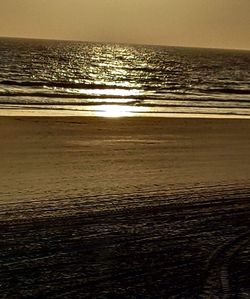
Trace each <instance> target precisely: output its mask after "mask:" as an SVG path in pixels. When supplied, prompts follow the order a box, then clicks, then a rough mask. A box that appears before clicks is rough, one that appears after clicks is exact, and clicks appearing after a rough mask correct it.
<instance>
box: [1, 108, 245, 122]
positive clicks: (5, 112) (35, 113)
mask: <svg viewBox="0 0 250 299" xmlns="http://www.w3.org/2000/svg"><path fill="white" fill-rule="evenodd" d="M126 113H128V114H127V115H126ZM0 117H80V118H81V117H83V118H84V117H94V118H178V119H179V118H181V119H182V118H183V119H187V118H191V119H192V118H194V119H246V120H247V119H250V115H237V114H212V113H211V114H208V113H207V114H206V113H204V114H201V113H200V114H195V113H193V114H192V113H187V114H185V113H182V112H180V113H168V112H162V113H159V112H158V113H157V112H141V113H136V112H129V111H128V112H125V114H124V115H122V114H121V115H117V116H116V115H112V116H110V115H108V113H107V112H105V111H100V112H98V111H96V112H95V111H67V110H63V111H62V110H50V111H48V110H46V111H43V110H25V109H22V110H21V111H20V110H18V109H17V110H15V109H0Z"/></svg>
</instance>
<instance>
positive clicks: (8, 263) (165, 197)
mask: <svg viewBox="0 0 250 299" xmlns="http://www.w3.org/2000/svg"><path fill="white" fill-rule="evenodd" d="M249 133H250V121H247V120H219V119H214V120H212V119H203V120H201V119H164V118H162V119H161V118H159V119H158V118H152V119H151V118H128V119H127V118H124V119H104V118H94V117H93V118H87V117H86V118H72V117H65V118H63V117H62V118H52V117H51V118H38V117H36V118H35V117H21V118H18V117H15V118H14V117H12V118H8V117H1V118H0V138H1V148H0V154H1V168H0V174H1V182H0V192H1V193H0V205H1V209H0V236H1V237H0V263H1V267H0V282H1V283H0V297H3V298H5V297H6V298H231V297H230V296H233V295H234V296H236V298H249V296H250V289H249V285H250V282H249V278H248V273H247V270H248V267H249V249H250V248H249V247H250V242H249V208H250V202H249V197H250V196H249V194H250V163H249V162H250V161H249V160H250V158H249V153H250V138H249Z"/></svg>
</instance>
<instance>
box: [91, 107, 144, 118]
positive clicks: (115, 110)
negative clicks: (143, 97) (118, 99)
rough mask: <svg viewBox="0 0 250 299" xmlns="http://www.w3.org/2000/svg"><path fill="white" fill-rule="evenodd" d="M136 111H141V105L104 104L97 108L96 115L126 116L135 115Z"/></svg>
mask: <svg viewBox="0 0 250 299" xmlns="http://www.w3.org/2000/svg"><path fill="white" fill-rule="evenodd" d="M136 112H141V109H139V107H131V106H122V105H102V106H99V107H98V108H97V110H96V111H95V115H96V116H102V117H125V116H135V115H136Z"/></svg>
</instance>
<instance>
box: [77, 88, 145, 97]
mask: <svg viewBox="0 0 250 299" xmlns="http://www.w3.org/2000/svg"><path fill="white" fill-rule="evenodd" d="M79 92H80V93H84V94H86V95H95V96H120V97H128V96H136V95H139V94H140V92H139V90H137V89H118V88H117V89H111V88H109V89H80V90H79Z"/></svg>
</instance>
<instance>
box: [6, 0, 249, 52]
mask: <svg viewBox="0 0 250 299" xmlns="http://www.w3.org/2000/svg"><path fill="white" fill-rule="evenodd" d="M249 12H250V0H0V36H11V37H28V38H48V39H69V40H83V41H100V42H106V41H107V42H119V43H138V44H155V45H176V46H197V47H209V48H234V49H250V13H249Z"/></svg>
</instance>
